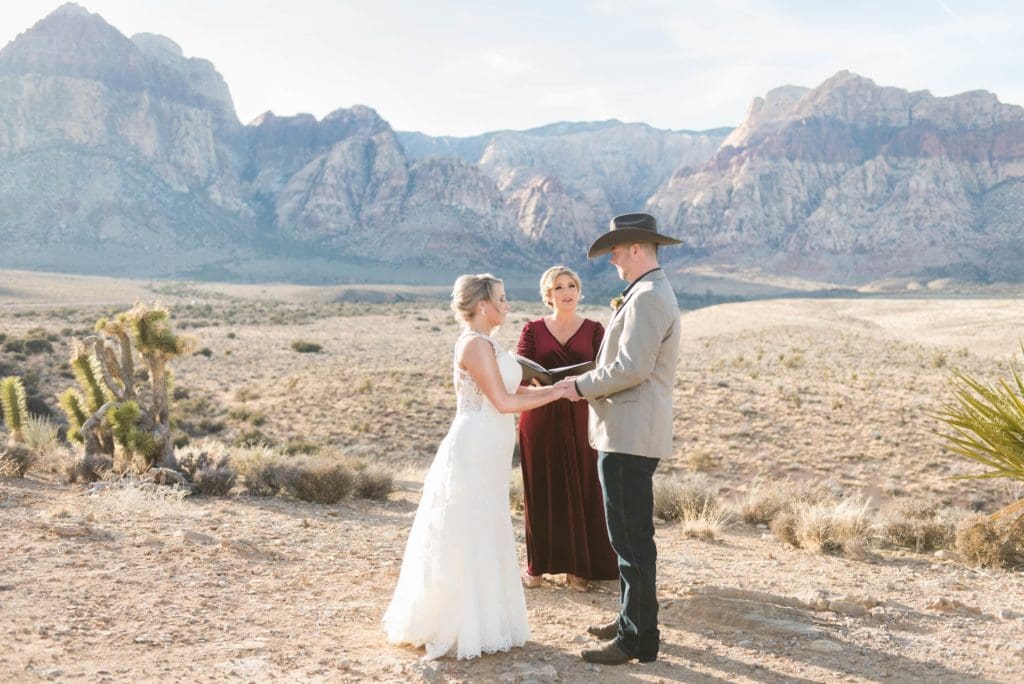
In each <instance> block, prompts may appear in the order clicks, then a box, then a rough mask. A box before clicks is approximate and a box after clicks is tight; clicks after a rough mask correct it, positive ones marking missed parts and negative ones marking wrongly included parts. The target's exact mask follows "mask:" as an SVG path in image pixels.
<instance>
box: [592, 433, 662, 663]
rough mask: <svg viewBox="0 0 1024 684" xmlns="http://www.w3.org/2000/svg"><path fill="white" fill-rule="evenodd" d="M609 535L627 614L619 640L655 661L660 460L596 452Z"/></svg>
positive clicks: (622, 645) (621, 622)
mask: <svg viewBox="0 0 1024 684" xmlns="http://www.w3.org/2000/svg"><path fill="white" fill-rule="evenodd" d="M597 465H598V473H599V475H600V478H601V491H602V492H603V493H604V513H605V519H606V520H607V522H608V537H609V539H611V542H612V549H614V550H615V553H616V555H617V556H618V557H619V591H620V598H621V599H622V613H620V614H619V633H618V636H616V637H615V644H616V645H617V646H618V647H619V648H621V649H622V650H623V651H624V652H625V653H628V654H629V655H631V656H633V657H635V658H638V659H639V660H654V659H655V658H656V657H657V655H658V646H659V644H660V637H661V634H660V632H658V598H657V596H656V595H655V588H654V582H655V565H656V564H657V560H658V548H657V547H656V546H655V544H654V482H653V480H654V471H655V469H656V468H657V467H658V459H656V458H647V457H646V456H633V455H631V454H618V453H609V452H605V451H599V452H598V456H597Z"/></svg>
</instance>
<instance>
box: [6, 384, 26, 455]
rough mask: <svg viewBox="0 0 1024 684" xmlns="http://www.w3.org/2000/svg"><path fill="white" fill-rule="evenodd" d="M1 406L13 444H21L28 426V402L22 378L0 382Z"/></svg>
mask: <svg viewBox="0 0 1024 684" xmlns="http://www.w3.org/2000/svg"><path fill="white" fill-rule="evenodd" d="M0 406H2V407H3V412H4V423H6V424H7V429H8V430H10V431H11V438H10V441H11V443H14V444H16V443H19V442H21V441H22V440H23V432H24V430H25V426H26V425H28V401H27V400H26V398H25V384H24V383H23V382H22V381H21V378H19V377H17V376H10V377H6V378H4V379H2V380H0Z"/></svg>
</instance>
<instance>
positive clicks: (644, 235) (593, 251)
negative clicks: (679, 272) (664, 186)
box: [587, 214, 683, 259]
mask: <svg viewBox="0 0 1024 684" xmlns="http://www.w3.org/2000/svg"><path fill="white" fill-rule="evenodd" d="M609 227H610V229H609V231H608V232H607V233H605V234H604V235H602V236H601V237H599V238H597V239H596V240H594V244H592V245H590V249H588V250H587V258H588V259H593V258H595V257H599V256H601V255H602V254H607V253H608V252H610V251H612V247H614V246H615V245H621V244H623V243H633V242H653V243H655V244H658V245H681V244H683V241H682V240H676V239H675V238H674V237H669V236H668V235H663V234H661V233H659V232H658V222H657V221H655V220H654V217H653V216H651V215H650V214H622V215H620V216H616V217H615V218H613V219H612V220H611V221H610V222H609Z"/></svg>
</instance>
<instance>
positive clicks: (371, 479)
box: [349, 461, 395, 500]
mask: <svg viewBox="0 0 1024 684" xmlns="http://www.w3.org/2000/svg"><path fill="white" fill-rule="evenodd" d="M349 464H350V466H351V467H352V469H353V470H354V471H355V473H356V481H355V485H354V493H355V495H356V496H357V497H359V498H360V499H378V500H379V499H386V498H388V495H389V494H391V492H393V491H395V480H394V478H393V477H392V476H391V473H389V472H388V471H387V470H385V469H384V468H382V467H381V466H379V465H374V464H370V463H366V462H365V461H349Z"/></svg>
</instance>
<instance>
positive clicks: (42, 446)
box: [23, 415, 60, 454]
mask: <svg viewBox="0 0 1024 684" xmlns="http://www.w3.org/2000/svg"><path fill="white" fill-rule="evenodd" d="M23 436H24V444H25V446H26V447H28V448H29V449H31V450H32V451H34V452H35V453H36V454H46V453H49V452H51V451H53V450H54V449H56V448H57V447H58V446H60V437H59V436H58V429H57V426H56V424H54V423H53V422H52V421H51V420H50V419H49V418H43V417H40V416H33V415H29V417H28V422H26V423H25V430H24V431H23Z"/></svg>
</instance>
